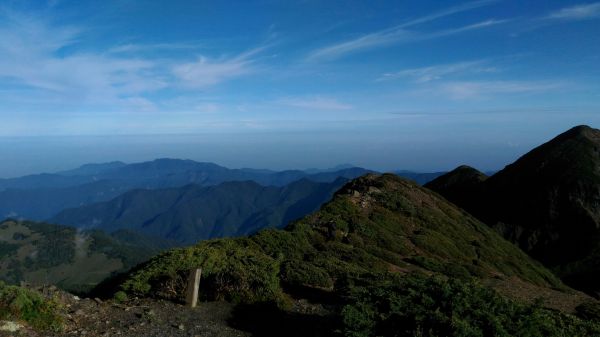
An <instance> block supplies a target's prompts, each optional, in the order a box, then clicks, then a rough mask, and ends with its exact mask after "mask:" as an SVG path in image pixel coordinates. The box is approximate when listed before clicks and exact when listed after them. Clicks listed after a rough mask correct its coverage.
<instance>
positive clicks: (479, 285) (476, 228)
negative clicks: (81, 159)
mask: <svg viewBox="0 0 600 337" xmlns="http://www.w3.org/2000/svg"><path fill="white" fill-rule="evenodd" d="M192 268H202V280H201V286H200V288H201V289H200V292H201V297H202V298H203V299H205V300H228V301H233V302H237V303H239V302H241V303H246V306H241V307H240V309H239V312H238V313H237V314H236V315H235V317H234V319H233V322H234V323H235V324H237V326H238V327H242V328H244V329H249V330H250V331H253V332H254V333H256V334H257V335H265V336H278V335H289V336H306V335H311V336H329V335H332V331H338V332H339V334H337V335H340V334H343V335H346V336H375V335H385V336H387V335H397V336H414V335H423V336H483V335H498V336H501V335H504V336H509V335H523V336H538V335H536V334H535V333H534V334H519V333H518V332H519V331H525V330H528V331H538V332H539V331H541V333H542V335H546V336H561V335H565V333H566V334H569V333H570V332H581V334H580V335H587V334H590V333H591V332H594V331H595V332H600V330H599V329H600V327H599V326H598V325H595V324H593V323H589V325H588V323H585V322H583V321H581V320H579V319H577V318H574V317H572V316H569V315H564V314H559V313H558V312H553V311H548V310H545V309H542V307H540V306H537V307H536V306H533V307H532V306H529V305H527V304H522V303H524V302H526V301H534V300H535V299H536V298H543V301H545V303H546V304H545V305H548V306H551V307H553V308H557V309H561V310H565V311H570V312H572V311H573V310H574V308H575V307H576V306H577V305H578V304H580V303H581V302H582V301H585V300H586V299H589V298H587V297H586V296H584V295H582V294H580V293H576V292H574V291H572V290H569V289H568V288H566V287H565V286H564V285H562V283H561V282H560V281H559V280H558V279H557V278H556V277H555V276H554V275H553V274H552V273H551V272H549V271H548V270H547V269H545V268H544V267H543V266H541V265H540V264H539V263H537V262H535V261H534V260H532V259H531V258H529V257H528V256H527V255H526V254H525V253H523V252H522V251H521V250H519V249H518V248H517V247H516V246H514V245H513V244H511V243H509V242H508V241H505V240H504V239H503V238H501V237H500V236H499V235H498V234H496V233H495V232H494V231H493V230H491V229H490V228H489V227H487V226H486V225H484V224H483V223H481V222H479V221H477V220H476V219H475V218H473V217H472V216H470V215H469V214H467V213H465V212H464V211H462V210H460V209H459V208H457V207H456V206H454V205H453V204H451V203H449V202H447V201H446V200H445V199H443V198H441V197H439V196H438V195H436V194H435V193H432V192H431V191H429V190H427V189H425V188H422V187H420V186H418V185H417V184H416V183H414V182H410V181H407V180H404V179H402V178H399V177H397V176H395V175H389V174H388V175H382V176H376V175H368V176H364V177H361V178H358V179H356V180H353V181H351V182H350V183H348V184H346V185H345V186H344V187H343V188H342V189H341V190H340V191H338V192H337V193H336V195H335V197H334V198H333V200H332V201H331V202H329V203H327V204H325V205H324V206H323V207H322V208H321V209H320V210H319V211H317V212H315V213H313V214H311V215H309V216H306V217H304V218H303V219H301V220H299V221H297V222H295V223H293V224H291V225H290V226H288V227H287V228H286V229H285V230H277V229H270V230H264V231H261V232H259V233H257V234H255V235H253V236H250V237H243V238H236V239H218V240H209V241H204V242H201V243H198V244H197V245H196V246H193V247H189V248H178V249H173V250H169V251H167V252H164V253H162V254H160V255H158V256H157V257H155V258H153V259H151V260H150V261H148V262H147V263H145V264H143V265H141V266H139V267H138V268H136V269H135V270H133V271H132V272H130V273H128V274H127V275H125V276H124V277H123V280H122V282H120V286H119V287H117V288H113V291H116V290H119V291H123V292H125V293H126V294H128V295H130V296H131V295H133V296H140V297H153V298H163V299H169V300H182V299H183V294H184V288H185V284H186V278H187V275H188V270H189V269H192ZM488 287H494V288H496V289H498V290H499V291H501V292H502V293H504V294H506V295H507V296H511V297H512V298H515V299H518V301H519V302H514V301H513V300H507V299H506V298H504V297H502V296H501V295H498V293H496V292H495V291H493V290H490V288H488ZM559 289H560V290H559ZM506 290H508V291H506ZM119 296H121V297H123V296H125V295H124V294H123V293H120V294H119ZM521 301H524V302H521ZM261 303H276V304H277V307H278V308H279V309H273V308H272V307H270V306H269V305H265V304H261ZM491 322H494V323H491ZM515 322H520V323H519V324H515ZM401 323H402V324H401ZM399 324H400V325H399ZM399 328H402V330H398V329H399ZM486 331H487V332H486ZM536 333H537V332H536ZM333 335H336V334H333ZM539 336H541V335H539Z"/></svg>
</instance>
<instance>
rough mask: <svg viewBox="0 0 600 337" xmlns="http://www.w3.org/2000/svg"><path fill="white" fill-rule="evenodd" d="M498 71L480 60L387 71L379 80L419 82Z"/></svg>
mask: <svg viewBox="0 0 600 337" xmlns="http://www.w3.org/2000/svg"><path fill="white" fill-rule="evenodd" d="M496 71H497V68H495V67H492V66H489V65H488V62H487V61H485V60H478V61H469V62H458V63H451V64H442V65H435V66H430V67H421V68H412V69H405V70H401V71H398V72H394V73H385V74H383V75H381V76H380V77H379V78H378V81H385V80H393V79H400V78H410V79H412V80H414V81H415V82H417V83H426V82H431V81H435V80H440V79H442V78H444V77H446V76H449V75H457V74H466V73H468V74H473V73H490V72H496Z"/></svg>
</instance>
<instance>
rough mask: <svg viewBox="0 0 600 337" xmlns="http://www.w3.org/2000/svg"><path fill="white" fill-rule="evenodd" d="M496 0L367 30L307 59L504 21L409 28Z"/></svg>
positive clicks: (470, 4)
mask: <svg viewBox="0 0 600 337" xmlns="http://www.w3.org/2000/svg"><path fill="white" fill-rule="evenodd" d="M493 2H495V1H476V2H469V3H466V4H463V5H460V6H455V7H451V8H448V9H446V10H442V11H439V12H436V13H433V14H430V15H426V16H423V17H420V18H417V19H413V20H410V21H408V22H405V23H403V24H400V25H397V26H394V27H390V28H387V29H384V30H380V31H377V32H374V33H370V34H366V35H363V36H361V37H358V38H355V39H352V40H348V41H344V42H340V43H335V44H332V45H329V46H326V47H322V48H319V49H317V50H314V51H313V52H311V53H310V54H309V55H308V57H307V59H308V60H311V61H315V60H331V59H336V58H339V57H342V56H344V55H346V54H350V53H355V52H359V51H363V50H367V49H372V48H376V47H383V46H387V45H391V44H398V43H403V42H410V41H420V40H425V39H431V38H436V37H441V36H446V35H452V34H458V33H462V32H466V31H469V30H475V29H480V28H484V27H488V26H492V25H495V24H499V23H502V22H504V21H503V20H486V21H483V22H479V23H476V24H472V25H467V26H463V27H459V28H453V29H447V30H441V31H437V32H431V33H418V32H415V31H413V30H409V29H408V28H410V27H412V26H417V25H420V24H423V23H427V22H430V21H434V20H437V19H440V18H443V17H446V16H450V15H453V14H457V13H460V12H464V11H468V10H472V9H475V8H479V7H483V6H486V5H489V4H491V3H493Z"/></svg>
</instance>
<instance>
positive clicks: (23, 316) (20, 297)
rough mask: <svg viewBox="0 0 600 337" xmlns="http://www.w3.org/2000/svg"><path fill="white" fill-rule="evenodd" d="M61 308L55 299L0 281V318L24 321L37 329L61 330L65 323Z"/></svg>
mask: <svg viewBox="0 0 600 337" xmlns="http://www.w3.org/2000/svg"><path fill="white" fill-rule="evenodd" d="M59 309H60V305H59V303H58V302H57V301H55V300H53V299H47V298H44V297H43V296H42V295H41V294H39V293H37V292H35V291H33V290H29V289H25V288H21V287H17V286H10V285H6V284H5V283H4V282H2V281H0V320H16V321H22V322H25V323H27V324H28V325H29V326H31V327H33V328H35V329H37V330H52V331H59V330H60V329H61V328H62V324H63V323H62V321H63V320H62V317H61V315H60V314H59Z"/></svg>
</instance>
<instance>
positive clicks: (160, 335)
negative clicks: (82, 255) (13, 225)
mask: <svg viewBox="0 0 600 337" xmlns="http://www.w3.org/2000/svg"><path fill="white" fill-rule="evenodd" d="M31 288H32V289H35V290H36V291H39V292H41V293H42V294H43V295H44V296H45V297H46V298H52V299H54V300H56V301H57V302H59V303H60V304H61V316H62V317H63V319H64V322H63V323H64V324H63V326H64V328H63V329H62V330H61V331H58V332H48V331H46V332H39V331H34V330H33V329H31V328H29V327H27V326H26V325H25V324H23V323H22V322H13V321H0V337H8V336H11V337H17V336H32V337H57V336H90V337H108V336H122V337H170V336H173V337H174V336H186V337H188V336H189V337H195V336H202V337H211V336H219V337H238V336H254V337H275V336H277V337H279V336H289V337H300V336H301V337H304V336H328V335H330V333H331V331H332V326H331V320H330V319H329V317H330V316H329V314H330V312H331V311H330V310H331V308H326V307H324V306H323V305H320V304H314V303H311V302H310V301H308V300H306V299H294V300H293V301H292V303H293V304H292V307H291V308H290V310H289V311H288V312H285V313H284V312H281V311H277V310H274V309H273V308H272V307H269V306H260V305H258V306H253V305H238V306H236V305H233V304H231V303H227V302H200V303H199V304H198V307H196V308H193V309H192V308H189V307H187V306H185V305H182V304H177V303H173V302H169V301H163V300H155V299H136V298H134V299H130V300H128V301H125V302H121V303H119V302H116V301H114V300H104V301H103V300H100V299H98V298H79V297H77V296H75V295H72V294H70V293H67V292H64V291H61V290H59V289H58V288H56V287H54V286H49V287H31Z"/></svg>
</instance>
